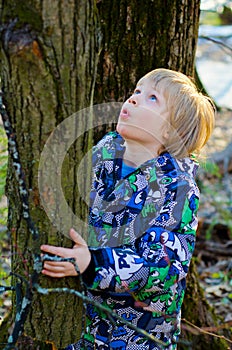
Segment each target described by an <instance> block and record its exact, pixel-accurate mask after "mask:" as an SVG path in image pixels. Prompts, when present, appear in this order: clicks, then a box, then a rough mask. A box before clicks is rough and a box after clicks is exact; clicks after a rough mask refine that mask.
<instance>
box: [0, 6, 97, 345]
mask: <svg viewBox="0 0 232 350" xmlns="http://www.w3.org/2000/svg"><path fill="white" fill-rule="evenodd" d="M1 22H2V26H1V34H2V36H1V38H2V47H1V77H2V85H3V88H4V93H5V101H6V105H7V110H8V112H9V115H10V116H11V123H12V125H13V127H14V130H15V132H16V135H17V143H18V149H19V154H20V158H21V163H22V167H23V170H24V172H25V179H26V182H27V187H28V189H29V193H30V198H29V200H30V208H31V215H32V218H33V220H34V221H35V224H36V226H37V227H38V230H39V232H40V242H37V243H38V245H39V244H40V243H42V242H44V243H45V242H49V243H51V244H55V245H65V246H70V245H71V241H70V240H68V239H66V238H65V237H64V235H63V234H61V233H59V232H56V229H55V228H54V227H52V225H51V223H50V221H49V220H48V218H47V216H46V213H45V212H44V210H43V208H42V206H41V203H40V198H39V191H38V165H39V159H40V153H41V151H42V149H43V147H44V144H45V142H46V140H47V138H48V136H49V134H50V133H51V132H52V131H53V129H54V128H55V127H56V125H57V124H59V123H60V122H61V121H62V120H64V119H65V118H67V117H69V116H70V115H71V114H72V113H74V112H76V111H77V110H80V109H82V108H84V107H86V106H89V105H90V104H91V103H92V96H93V87H94V79H95V67H96V62H97V55H98V52H97V51H98V38H97V25H96V8H95V4H94V1H85V0H83V1H82V0H80V1H75V0H73V1H72V0H71V1H69V2H67V1H65V0H57V1H54V2H52V5H51V2H50V1H49V0H43V1H37V0H34V1H28V2H22V1H10V0H8V1H2V2H1ZM82 123H86V125H85V126H83V124H82ZM82 123H81V125H77V128H78V127H80V129H81V130H83V129H89V127H90V125H91V118H88V119H87V120H83V121H82ZM91 143H92V138H91V134H89V135H88V136H86V135H82V137H81V138H80V139H79V140H78V143H77V144H76V145H75V147H73V148H72V149H71V150H70V152H69V154H68V156H67V157H66V158H67V159H66V162H65V163H64V166H63V168H62V176H63V188H64V192H65V195H66V197H67V198H68V202H69V205H70V206H71V207H72V208H73V210H74V211H76V212H78V213H79V215H80V216H81V217H82V218H83V217H84V216H85V207H84V206H83V205H82V201H81V198H78V196H77V193H76V192H75V191H73V189H75V186H76V176H75V173H76V164H78V161H80V160H81V158H82V156H83V154H84V153H85V152H86V151H87V149H88V148H89V147H90V146H91ZM73 159H75V162H74V161H73ZM11 165H12V164H11V162H10V163H9V169H8V179H7V196H8V199H9V222H8V227H9V230H10V231H11V233H12V271H13V273H18V274H21V275H24V274H26V278H27V275H28V274H30V273H31V266H32V265H33V264H32V258H31V252H32V242H31V237H30V234H29V232H28V230H27V227H26V225H25V222H24V220H23V218H22V215H21V204H20V200H19V194H18V193H17V187H18V186H17V183H16V180H15V173H14V170H13V168H12V166H11ZM51 176H52V174H51ZM76 229H77V230H78V227H77V228H76ZM39 282H40V283H41V284H42V286H44V287H49V286H50V287H55V286H56V287H57V286H66V287H70V288H77V281H76V280H73V279H67V280H64V281H54V280H52V281H51V280H49V279H46V278H41V279H40V281H39ZM81 311H82V305H81V302H80V300H79V299H78V298H75V297H73V296H70V295H65V294H51V295H48V296H42V295H40V294H36V293H35V294H34V298H33V305H32V308H31V312H30V314H29V316H28V319H27V323H26V325H25V333H26V334H28V335H29V336H30V337H31V339H32V338H36V339H37V340H41V341H44V340H50V341H55V343H56V346H57V347H58V348H60V347H63V346H65V345H67V344H68V343H70V342H72V341H74V340H75V339H77V337H78V335H79V334H80V326H81V322H80V319H81V317H80V318H79V317H77V315H81ZM27 343H28V342H26V344H27ZM26 344H25V343H24V345H23V349H27V345H26ZM30 346H32V345H30V344H29V343H28V348H31V347H30ZM33 346H34V345H33ZM44 346H45V345H44ZM32 348H33V349H34V348H35V346H34V347H32ZM36 348H37V347H36ZM43 348H44V347H43ZM45 348H46V347H45ZM45 348H44V349H45Z"/></svg>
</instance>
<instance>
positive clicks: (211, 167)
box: [200, 160, 222, 179]
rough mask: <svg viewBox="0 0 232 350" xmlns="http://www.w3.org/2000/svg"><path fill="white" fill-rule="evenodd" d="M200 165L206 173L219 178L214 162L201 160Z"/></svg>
mask: <svg viewBox="0 0 232 350" xmlns="http://www.w3.org/2000/svg"><path fill="white" fill-rule="evenodd" d="M200 166H201V168H202V169H204V171H205V172H206V173H207V174H209V175H211V176H215V177H217V178H219V179H220V178H221V177H222V175H221V173H220V169H219V167H218V165H217V164H215V163H214V162H210V161H207V160H206V161H204V162H201V163H200Z"/></svg>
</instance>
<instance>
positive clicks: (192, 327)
mask: <svg viewBox="0 0 232 350" xmlns="http://www.w3.org/2000/svg"><path fill="white" fill-rule="evenodd" d="M182 322H185V323H187V325H189V326H190V328H188V329H189V331H190V332H192V333H193V334H195V335H197V334H198V335H199V334H207V335H210V336H213V337H215V338H220V339H223V340H225V341H227V342H228V343H230V344H232V340H230V339H228V338H226V337H225V336H224V335H219V334H215V333H212V332H209V331H208V329H209V328H208V327H207V328H204V327H203V328H200V327H198V326H196V325H194V324H193V323H191V322H190V321H188V320H186V319H185V318H182Z"/></svg>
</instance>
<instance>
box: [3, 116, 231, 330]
mask: <svg viewBox="0 0 232 350" xmlns="http://www.w3.org/2000/svg"><path fill="white" fill-rule="evenodd" d="M231 130H232V111H230V110H226V109H224V110H221V111H220V112H218V114H217V117H216V127H215V130H214V133H213V136H212V138H211V140H210V142H209V144H208V146H207V148H206V149H205V153H206V156H207V158H208V162H209V165H208V166H207V168H208V175H209V176H205V174H206V173H204V176H200V177H199V179H200V180H199V181H200V189H201V205H200V210H199V229H198V237H197V244H196V249H195V256H196V257H197V262H198V271H199V276H200V284H201V286H202V287H203V289H204V291H205V296H206V298H207V300H208V302H209V303H210V304H211V305H212V306H214V307H215V312H216V314H217V315H219V316H221V317H222V320H223V322H229V323H230V324H231V322H232V215H231V213H232V174H225V175H224V176H223V177H218V176H217V171H215V169H214V170H212V169H213V167H212V166H211V165H210V154H212V153H214V152H217V151H221V150H223V149H224V148H225V147H226V146H227V144H229V143H230V142H232V133H231ZM212 174H214V175H212ZM215 174H216V176H215ZM5 206H6V200H5V198H4V197H3V200H2V202H1V203H0V209H1V207H2V208H4V207H5ZM4 213H5V212H4ZM4 215H6V213H5V214H4ZM0 216H1V211H0ZM0 251H1V254H0V279H1V282H0V284H1V285H9V284H10V278H7V279H5V277H7V276H9V273H10V243H9V237H8V235H7V234H6V227H4V225H1V223H0ZM10 294H11V293H10V292H6V293H3V294H2V295H1V299H0V324H1V319H2V318H3V317H4V315H5V314H6V313H7V312H9V310H10V308H11V296H10Z"/></svg>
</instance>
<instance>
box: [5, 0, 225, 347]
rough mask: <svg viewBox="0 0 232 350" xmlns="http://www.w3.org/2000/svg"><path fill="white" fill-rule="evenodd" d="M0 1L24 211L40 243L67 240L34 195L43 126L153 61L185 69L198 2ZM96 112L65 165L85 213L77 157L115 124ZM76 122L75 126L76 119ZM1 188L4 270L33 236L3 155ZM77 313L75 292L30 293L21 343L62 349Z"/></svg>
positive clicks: (105, 94) (114, 95) (121, 85)
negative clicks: (25, 193)
mask: <svg viewBox="0 0 232 350" xmlns="http://www.w3.org/2000/svg"><path fill="white" fill-rule="evenodd" d="M0 9H1V13H0V17H1V22H2V26H1V33H2V47H1V77H2V84H3V87H4V91H5V100H6V103H7V109H8V111H9V114H10V116H11V122H12V124H13V127H14V129H15V132H16V137H17V142H18V146H19V153H20V158H21V162H22V166H23V169H24V171H25V178H26V180H27V186H28V188H29V189H30V208H31V214H32V218H33V219H34V221H35V223H36V225H37V227H38V229H39V232H40V240H41V242H43V243H44V242H47V241H48V242H49V243H51V244H57V245H65V246H67V245H70V241H69V240H67V239H65V238H64V236H63V235H62V234H60V233H59V232H56V231H55V229H54V228H53V227H52V225H51V223H50V222H49V220H48V219H47V218H46V214H45V212H44V211H43V208H42V207H41V203H40V198H39V193H38V183H37V172H38V162H39V159H40V154H41V151H42V149H43V146H44V144H45V142H46V140H47V138H48V136H49V134H50V133H51V132H52V131H53V129H54V128H55V127H56V125H58V124H59V123H60V122H61V121H62V120H64V119H65V118H67V117H68V116H70V115H71V114H72V113H73V112H76V111H77V110H81V109H82V108H84V107H86V106H89V105H91V103H92V101H93V98H94V103H102V102H106V101H107V102H108V101H123V100H124V99H125V98H126V97H127V96H128V94H129V93H130V91H131V89H133V88H134V85H135V82H136V81H137V80H138V79H139V78H140V77H141V76H142V75H143V74H144V73H146V72H148V71H149V70H151V69H154V68H156V67H166V68H171V69H175V70H179V71H182V72H183V73H185V74H187V75H193V73H194V56H195V50H196V43H197V33H198V24H199V13H200V1H199V0H191V1H189V0H182V1H179V0H176V1H165V2H164V1H162V0H157V1H153V0H145V1H143V3H142V4H141V2H139V1H137V0H136V1H129V0H128V1H127V0H111V1H110V0H99V1H96V2H95V1H94V0H90V1H85V0H78V1H75V0H70V1H65V0H55V1H53V2H52V5H51V2H50V1H49V0H43V1H39V0H30V1H28V2H26V3H25V2H22V1H19V0H16V1H15V0H14V1H13V0H6V1H0ZM97 18H98V19H99V21H98V20H97ZM100 39H101V40H100ZM100 41H101V45H100ZM99 52H100V56H99ZM98 61H99V62H98ZM97 63H98V64H97ZM96 68H97V71H96ZM93 94H94V97H93ZM104 118H105V125H103V126H102V127H101V128H98V130H97V133H95V135H94V136H92V134H91V133H88V135H83V137H82V138H80V139H79V140H78V144H76V145H75V147H73V148H72V149H71V150H70V152H69V154H68V157H67V159H66V162H65V165H64V167H63V178H64V184H63V186H64V188H65V192H66V198H67V200H68V202H69V205H70V206H71V207H72V208H73V210H74V211H77V212H79V213H80V215H82V216H83V217H85V208H84V210H83V206H82V203H81V200H79V197H78V195H77V193H76V192H75V191H73V189H75V188H76V177H75V169H76V166H75V164H77V163H78V161H80V159H81V158H82V156H83V154H84V153H85V152H86V150H87V149H88V148H89V147H90V146H91V144H92V141H93V139H94V141H96V140H97V139H98V138H100V137H101V136H102V134H103V133H105V131H106V130H108V129H109V128H112V127H113V126H112V125H110V124H111V123H110V122H111V117H110V116H108V115H105V116H104ZM83 122H86V123H89V124H88V126H87V127H86V129H89V128H90V126H91V122H92V121H91V118H88V120H85V121H83ZM80 127H81V128H82V130H83V125H81V126H80ZM70 179H72V181H70ZM7 196H8V199H9V224H8V226H9V231H10V232H11V236H12V254H13V255H12V257H13V262H12V270H13V272H17V273H19V274H24V273H25V270H28V272H27V273H30V266H31V265H32V261H31V249H32V248H31V245H32V242H31V239H30V235H29V233H28V230H27V228H26V226H25V222H24V220H23V218H22V217H21V205H20V201H19V194H18V187H17V183H16V180H15V173H14V171H13V169H12V166H11V162H10V163H9V170H8V185H7ZM76 198H78V199H76ZM22 257H23V258H22ZM25 261H27V262H25ZM194 276H195V273H193V275H192V277H193V278H194ZM39 282H40V283H41V284H42V285H43V286H53V287H54V286H61V285H65V286H68V287H70V288H77V286H76V285H75V283H76V282H74V281H73V280H72V279H66V280H65V281H63V280H62V281H56V282H55V281H54V280H52V281H50V280H49V279H45V278H41V280H40V281H39ZM195 286H196V284H195V283H194V284H193V287H192V288H195ZM192 290H193V289H191V292H192ZM197 293H198V289H196V295H198V294H197ZM192 301H193V300H192ZM192 301H191V305H192ZM193 305H194V307H196V306H200V307H201V306H202V304H201V303H200V299H199V298H197V297H196V300H194V304H193ZM204 310H205V309H204ZM81 311H82V307H81V302H80V300H79V299H78V298H76V297H71V296H70V295H65V294H53V295H49V296H46V297H44V296H42V295H40V294H38V293H37V294H35V296H34V299H33V305H32V308H31V312H30V315H29V317H28V319H27V323H26V326H25V333H26V334H27V336H29V337H30V338H27V337H26V336H24V337H22V339H21V343H20V344H21V345H20V344H19V348H21V349H24V350H27V349H34V348H35V346H36V348H37V349H49V348H50V345H46V342H45V340H49V341H52V342H54V343H55V344H56V346H57V347H58V348H59V349H60V348H62V347H64V346H65V345H67V344H68V343H70V342H73V341H75V340H76V339H77V338H78V336H79V334H80V326H81ZM192 311H193V308H192V309H191V312H192ZM196 311H197V308H196ZM197 316H198V314H197ZM186 317H187V316H186ZM200 325H201V324H200ZM33 338H35V339H36V340H32V339H33ZM29 339H30V341H29ZM203 346H205V344H204V345H203ZM198 349H201V347H199V348H198ZM202 349H205V347H202ZM217 349H219V347H218V348H217Z"/></svg>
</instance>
